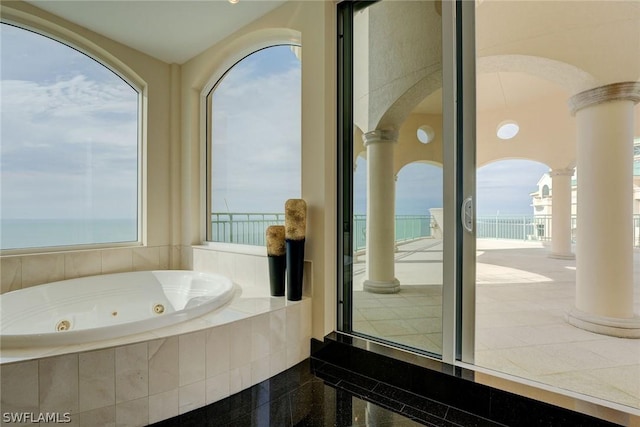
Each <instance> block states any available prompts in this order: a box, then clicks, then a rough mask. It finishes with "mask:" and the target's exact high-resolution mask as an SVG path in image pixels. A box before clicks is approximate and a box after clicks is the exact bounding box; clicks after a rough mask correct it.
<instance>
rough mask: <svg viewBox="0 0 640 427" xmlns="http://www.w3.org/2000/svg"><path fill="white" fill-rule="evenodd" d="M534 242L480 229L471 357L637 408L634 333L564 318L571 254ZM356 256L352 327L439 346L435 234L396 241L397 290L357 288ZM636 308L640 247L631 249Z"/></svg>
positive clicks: (359, 267)
mask: <svg viewBox="0 0 640 427" xmlns="http://www.w3.org/2000/svg"><path fill="white" fill-rule="evenodd" d="M547 253H548V249H547V248H545V247H544V246H543V245H542V244H541V243H540V242H519V241H508V240H489V239H479V240H478V241H477V263H476V284H477V287H476V291H477V292H476V360H475V364H476V365H478V366H481V367H483V368H488V369H492V370H496V371H499V372H502V373H507V374H510V375H514V376H518V377H521V378H526V379H528V380H532V381H537V382H541V383H544V384H547V385H551V386H555V387H559V388H561V389H566V390H570V391H573V392H578V393H581V394H586V395H589V396H593V397H597V398H601V399H605V400H608V401H612V402H616V403H618V404H622V405H625V406H628V407H631V408H633V409H634V410H635V411H636V412H637V411H638V410H640V339H622V338H613V337H608V336H604V335H598V334H595V333H591V332H587V331H584V330H581V329H578V328H575V327H573V326H571V325H569V324H568V323H567V322H566V321H565V313H566V312H567V310H569V309H570V308H571V307H572V306H573V303H574V295H575V261H574V260H573V261H571V260H569V261H567V260H557V259H551V258H549V257H547ZM361 258H362V259H361V260H357V261H356V263H355V264H354V318H353V321H354V330H356V331H358V332H362V333H365V334H368V335H373V336H378V337H382V338H385V339H388V340H390V341H394V342H398V343H401V344H405V345H408V346H410V347H416V348H420V349H423V350H427V351H431V352H435V353H440V352H441V341H442V334H441V326H442V319H441V317H442V316H441V301H442V296H441V283H442V266H441V260H442V243H441V241H439V240H434V239H423V240H418V241H414V242H411V243H407V244H403V245H400V246H398V251H397V253H396V277H397V278H398V280H399V281H400V284H401V290H400V292H399V293H397V294H391V295H384V294H371V293H368V292H363V291H362V286H361V282H362V279H363V277H364V267H365V265H364V257H361ZM634 266H635V275H634V284H635V299H634V301H635V307H636V310H635V311H636V313H640V251H639V250H637V249H636V250H635V251H634Z"/></svg>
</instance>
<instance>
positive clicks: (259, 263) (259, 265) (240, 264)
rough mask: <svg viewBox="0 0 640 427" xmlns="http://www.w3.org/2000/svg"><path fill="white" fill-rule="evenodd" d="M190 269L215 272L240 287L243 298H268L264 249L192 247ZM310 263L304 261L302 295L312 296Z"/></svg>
mask: <svg viewBox="0 0 640 427" xmlns="http://www.w3.org/2000/svg"><path fill="white" fill-rule="evenodd" d="M192 250H193V253H192V255H193V269H194V270H196V271H202V272H205V273H218V274H222V275H223V276H227V277H229V278H230V279H231V280H232V281H233V282H234V283H237V284H238V285H240V286H242V288H243V292H244V293H245V294H246V295H251V296H255V297H263V296H268V295H269V261H268V259H267V249H266V247H263V246H249V245H236V244H228V243H212V244H209V245H202V246H194V247H193V248H192ZM312 277H313V264H312V262H311V261H308V260H305V261H304V271H303V283H302V295H303V296H305V297H311V295H312V287H313V283H312Z"/></svg>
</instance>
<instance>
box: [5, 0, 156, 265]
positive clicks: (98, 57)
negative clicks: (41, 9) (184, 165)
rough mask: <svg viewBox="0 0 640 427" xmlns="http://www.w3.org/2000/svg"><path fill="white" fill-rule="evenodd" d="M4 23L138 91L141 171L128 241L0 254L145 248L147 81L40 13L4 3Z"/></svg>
mask: <svg viewBox="0 0 640 427" xmlns="http://www.w3.org/2000/svg"><path fill="white" fill-rule="evenodd" d="M1 8H2V17H1V18H0V24H4V25H10V26H13V27H16V28H18V29H20V30H23V31H29V32H31V33H34V34H37V35H39V36H41V37H45V38H48V39H50V40H53V41H55V42H58V43H60V44H62V45H64V46H66V47H68V48H70V49H73V50H75V51H76V52H78V53H80V54H82V55H85V56H86V57H87V58H89V59H91V60H93V61H95V62H96V63H98V64H100V65H101V66H103V67H105V68H106V69H108V70H109V71H111V72H112V73H114V74H115V75H116V76H117V77H119V78H120V79H121V80H122V81H123V82H124V83H125V84H127V85H128V86H129V87H131V89H133V90H134V91H135V92H136V94H137V112H136V114H137V126H136V127H137V154H136V155H137V162H136V163H137V170H136V175H137V179H136V193H137V209H136V216H137V217H136V230H137V233H136V238H135V240H131V241H127V242H105V243H84V244H73V245H59V246H42V247H28V248H12V249H0V255H2V256H8V255H30V254H36V253H55V252H70V251H77V250H96V249H108V248H121V247H122V248H126V247H141V246H144V245H145V244H146V234H147V233H146V224H147V221H146V218H145V214H146V194H147V189H146V170H147V167H146V166H147V165H146V152H147V141H146V128H147V117H148V114H147V111H148V110H147V94H148V86H147V84H146V82H145V81H144V80H143V79H142V78H141V77H140V76H139V75H138V74H137V73H136V72H134V71H133V70H132V69H131V68H130V67H128V66H127V65H126V64H125V63H124V62H122V61H121V60H119V59H118V58H117V57H116V56H115V55H113V54H111V53H110V52H108V51H107V50H105V49H103V48H101V47H100V46H98V45H97V44H96V43H94V42H92V41H90V40H89V39H87V38H85V37H82V36H81V35H79V34H77V33H76V32H73V31H71V30H69V29H67V28H65V27H62V26H60V25H57V24H55V23H53V22H50V21H47V20H45V19H42V18H38V17H36V16H32V15H29V14H26V13H24V12H21V11H18V10H15V9H11V8H9V7H6V6H5V5H1Z"/></svg>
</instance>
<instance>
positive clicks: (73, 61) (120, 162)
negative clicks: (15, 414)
mask: <svg viewBox="0 0 640 427" xmlns="http://www.w3.org/2000/svg"><path fill="white" fill-rule="evenodd" d="M0 31H1V32H0V40H1V43H2V45H1V58H0V59H1V64H2V65H1V67H2V68H1V76H2V81H1V84H2V98H1V104H0V107H1V112H2V115H1V123H0V126H1V128H2V133H1V140H2V144H1V145H0V149H1V151H0V153H1V169H0V175H1V189H0V190H1V191H0V219H1V220H2V222H1V227H2V228H1V230H0V231H1V232H0V236H1V242H2V245H1V248H2V249H9V250H10V249H27V248H43V247H59V246H76V245H96V244H107V243H108V244H113V243H123V242H137V241H139V231H138V230H139V226H138V219H139V210H140V208H139V206H140V203H139V178H138V176H139V139H140V138H139V130H138V129H139V125H138V121H139V110H140V109H139V97H140V94H139V92H138V91H137V90H136V89H135V88H133V87H132V86H131V85H130V84H128V83H127V82H126V81H125V80H123V79H122V78H121V77H120V76H119V75H117V74H116V73H114V72H113V71H112V70H111V69H110V68H107V67H106V66H105V65H103V64H102V63H100V62H98V61H96V60H95V59H93V58H91V57H89V56H87V55H86V54H84V53H82V52H80V51H78V50H76V49H75V48H71V47H69V46H68V45H66V44H63V43H61V42H58V41H56V40H53V39H52V38H49V37H46V36H43V35H42V34H38V33H35V32H32V31H28V30H25V29H23V28H20V27H16V26H13V25H10V24H6V23H2V24H1V25H0Z"/></svg>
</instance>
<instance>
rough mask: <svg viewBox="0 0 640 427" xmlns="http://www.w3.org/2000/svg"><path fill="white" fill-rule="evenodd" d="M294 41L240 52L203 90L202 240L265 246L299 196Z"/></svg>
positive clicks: (296, 54) (297, 76) (297, 52)
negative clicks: (204, 173)
mask: <svg viewBox="0 0 640 427" xmlns="http://www.w3.org/2000/svg"><path fill="white" fill-rule="evenodd" d="M299 55H300V47H298V46H292V45H277V46H271V47H267V48H264V49H261V50H258V51H255V52H253V53H252V54H250V55H248V56H246V57H244V58H243V59H242V60H240V61H239V62H237V63H236V64H235V65H234V66H233V67H231V68H230V69H229V70H226V71H225V73H224V75H223V77H222V78H221V79H220V80H218V82H217V83H216V84H215V86H214V87H213V89H212V90H211V91H210V92H209V94H208V95H207V98H206V101H207V176H208V179H207V240H208V241H213V242H228V243H240V244H249V245H262V244H264V233H265V228H266V227H267V226H268V225H271V224H276V223H282V222H283V220H284V217H283V214H282V213H283V212H284V203H285V201H286V200H287V199H290V198H299V197H300V186H301V182H300V181H301V178H300V165H301V158H300V157H301V144H300V70H301V64H300V60H299Z"/></svg>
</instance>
